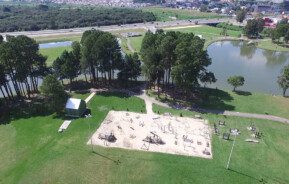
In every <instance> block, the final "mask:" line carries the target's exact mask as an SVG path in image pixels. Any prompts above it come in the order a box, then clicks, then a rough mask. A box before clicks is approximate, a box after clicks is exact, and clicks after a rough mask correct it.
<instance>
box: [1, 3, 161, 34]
mask: <svg viewBox="0 0 289 184" xmlns="http://www.w3.org/2000/svg"><path fill="white" fill-rule="evenodd" d="M8 10H9V11H8ZM35 15H37V16H35ZM155 20H156V18H155V16H154V15H153V14H152V13H150V12H143V11H142V10H140V9H130V8H108V7H81V8H80V7H78V8H77V7H75V8H63V7H61V6H47V5H38V6H16V5H15V6H9V7H7V6H3V8H2V9H1V8H0V32H12V31H37V30H43V29H65V28H66V29H67V28H75V27H87V26H103V25H113V24H116V25H120V24H129V23H140V22H144V21H146V22H149V21H155Z"/></svg>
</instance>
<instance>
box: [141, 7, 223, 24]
mask: <svg viewBox="0 0 289 184" xmlns="http://www.w3.org/2000/svg"><path fill="white" fill-rule="evenodd" d="M142 10H143V11H147V12H152V13H153V14H154V15H155V17H156V19H157V21H170V20H175V19H174V18H176V19H177V20H188V19H199V18H221V17H222V16H221V15H218V14H216V13H207V12H200V11H198V10H183V9H175V8H162V7H145V8H142ZM173 17H174V18H173Z"/></svg>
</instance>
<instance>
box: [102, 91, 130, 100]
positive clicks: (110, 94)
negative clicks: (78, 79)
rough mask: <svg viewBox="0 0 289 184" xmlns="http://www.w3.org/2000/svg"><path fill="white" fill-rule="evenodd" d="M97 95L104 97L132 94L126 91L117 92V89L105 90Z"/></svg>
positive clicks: (123, 96) (119, 96)
mask: <svg viewBox="0 0 289 184" xmlns="http://www.w3.org/2000/svg"><path fill="white" fill-rule="evenodd" d="M97 96H102V97H112V96H114V97H118V98H129V97H131V96H132V95H130V94H128V93H125V92H117V91H104V92H100V93H98V94H97Z"/></svg>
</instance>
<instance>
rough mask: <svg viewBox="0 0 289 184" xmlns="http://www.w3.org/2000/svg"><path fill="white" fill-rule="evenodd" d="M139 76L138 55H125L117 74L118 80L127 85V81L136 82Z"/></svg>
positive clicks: (139, 64)
mask: <svg viewBox="0 0 289 184" xmlns="http://www.w3.org/2000/svg"><path fill="white" fill-rule="evenodd" d="M140 74H141V62H140V60H139V57H138V54H137V53H134V54H133V55H126V56H125V58H124V61H123V62H122V64H121V68H120V72H119V73H118V79H119V80H120V81H122V82H124V83H125V84H126V85H127V82H128V80H129V79H130V80H133V79H134V80H137V77H139V76H140Z"/></svg>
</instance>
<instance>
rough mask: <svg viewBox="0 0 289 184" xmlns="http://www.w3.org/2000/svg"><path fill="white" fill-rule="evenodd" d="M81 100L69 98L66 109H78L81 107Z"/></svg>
mask: <svg viewBox="0 0 289 184" xmlns="http://www.w3.org/2000/svg"><path fill="white" fill-rule="evenodd" d="M80 102H81V99H77V98H69V99H68V100H67V102H66V105H65V108H66V109H78V108H79V106H80Z"/></svg>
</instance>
